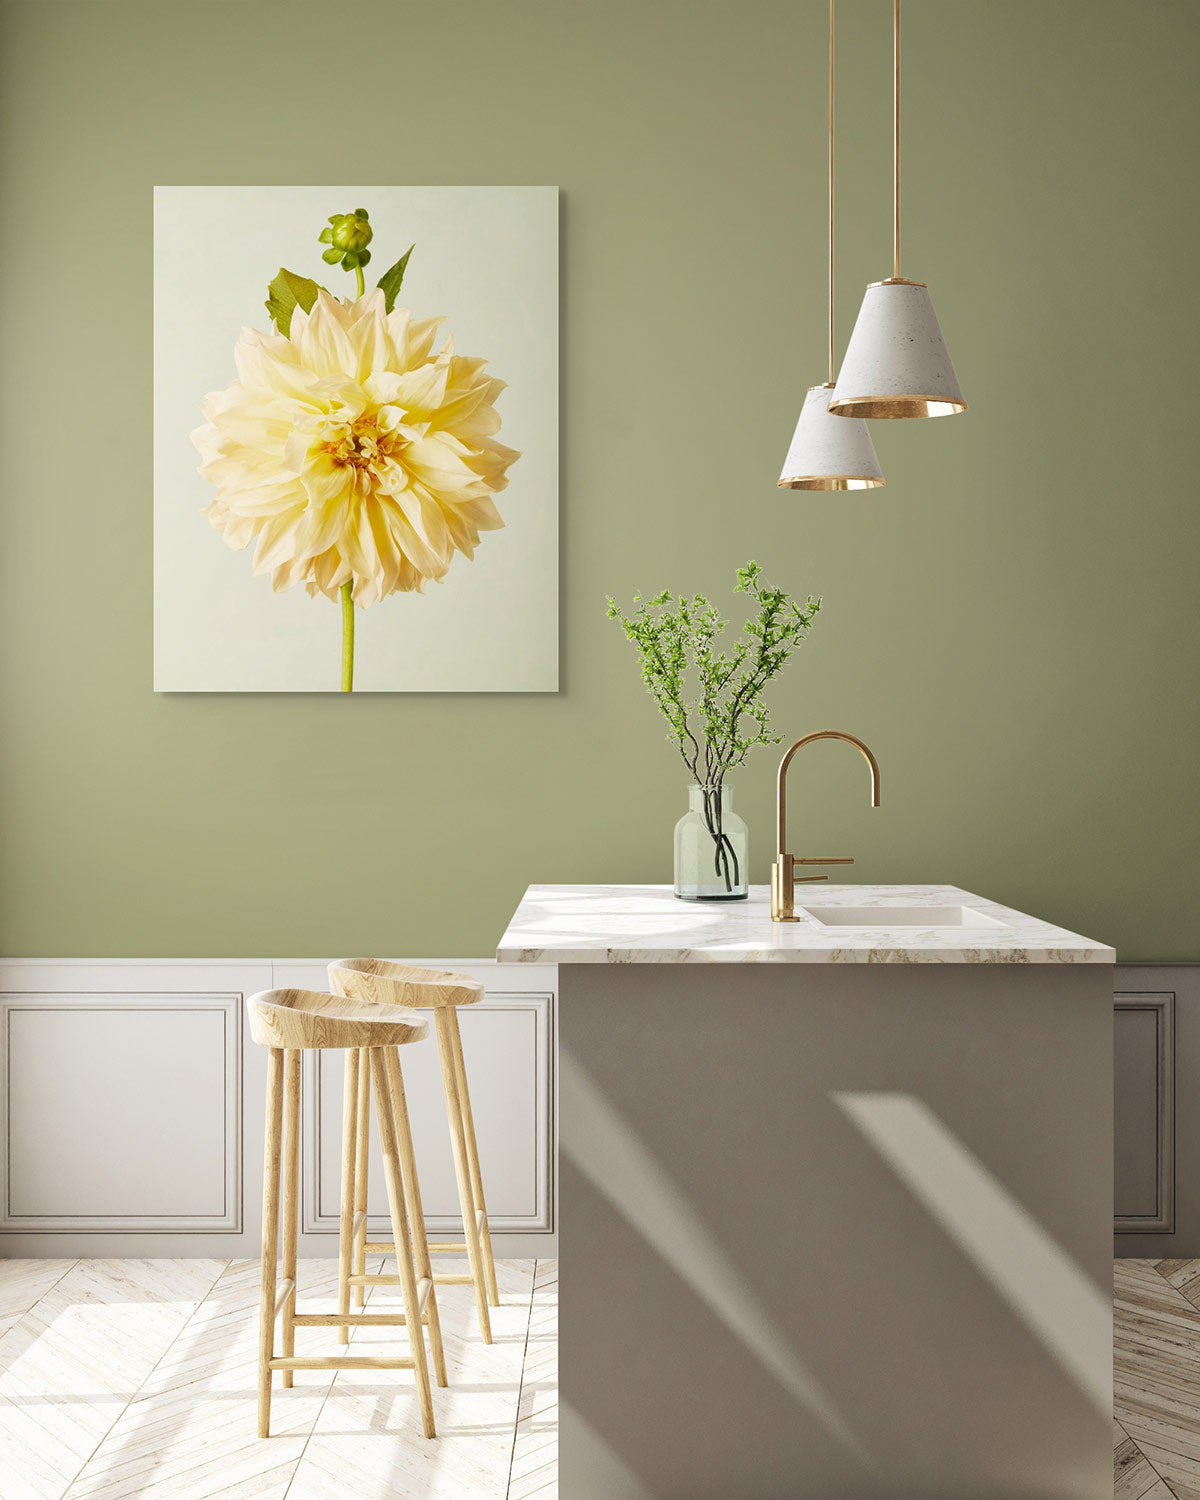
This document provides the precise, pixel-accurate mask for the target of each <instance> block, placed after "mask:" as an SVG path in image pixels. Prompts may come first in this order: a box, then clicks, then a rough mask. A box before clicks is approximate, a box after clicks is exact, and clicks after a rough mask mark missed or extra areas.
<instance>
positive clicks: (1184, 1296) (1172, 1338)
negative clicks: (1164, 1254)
mask: <svg viewBox="0 0 1200 1500" xmlns="http://www.w3.org/2000/svg"><path fill="white" fill-rule="evenodd" d="M1113 1272H1114V1276H1113V1291H1114V1309H1115V1326H1114V1330H1113V1331H1114V1335H1115V1357H1114V1361H1113V1364H1114V1369H1113V1380H1114V1395H1115V1400H1114V1408H1115V1417H1116V1421H1115V1423H1114V1428H1113V1493H1114V1497H1115V1500H1172V1496H1174V1500H1200V1260H1119V1261H1117V1263H1116V1265H1115V1266H1114V1268H1113Z"/></svg>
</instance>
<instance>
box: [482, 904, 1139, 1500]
mask: <svg viewBox="0 0 1200 1500" xmlns="http://www.w3.org/2000/svg"><path fill="white" fill-rule="evenodd" d="M797 912H798V914H799V915H800V921H799V922H797V923H794V924H778V923H772V922H771V921H770V916H769V910H768V905H767V895H766V892H765V890H764V889H762V888H760V887H754V888H752V890H751V895H750V899H749V900H748V901H746V902H744V903H739V904H738V905H737V906H736V907H735V906H733V905H722V906H720V907H716V908H713V907H706V906H697V905H687V904H684V903H681V902H678V901H676V900H675V899H674V898H673V896H672V894H671V892H670V890H669V888H666V887H652V886H643V887H631V886H613V887H563V886H535V887H531V888H530V889H529V891H528V892H527V894H526V896H525V898H524V900H523V901H522V903H521V906H520V908H519V910H518V911H517V913H516V915H515V917H514V918H513V922H512V925H511V926H510V928H509V931H508V932H507V933H506V935H505V937H504V939H503V940H502V942H501V945H500V948H499V950H498V957H499V958H500V959H501V961H504V962H516V963H519V962H522V961H525V962H534V961H536V962H539V963H541V962H547V961H550V962H557V963H558V964H559V965H560V970H559V997H560V999H559V1005H560V1010H559V1083H560V1152H561V1165H560V1195H559V1213H558V1219H559V1230H560V1246H561V1251H560V1254H561V1259H562V1305H561V1332H560V1372H561V1395H562V1413H561V1416H562V1436H561V1447H560V1481H561V1493H562V1494H563V1496H564V1500H644V1497H655V1500H810V1497H811V1500H884V1497H886V1500H1102V1497H1107V1496H1108V1495H1111V1493H1112V1490H1111V1485H1112V1478H1111V1472H1112V1471H1111V1456H1110V1455H1111V1441H1112V1439H1111V1378H1112V1375H1111V1372H1112V1321H1111V1297H1110V1291H1109V1287H1110V1275H1111V1258H1112V971H1111V965H1112V963H1113V959H1114V954H1113V951H1112V949H1111V948H1107V947H1105V946H1103V945H1102V944H1100V943H1093V942H1091V941H1089V940H1088V939H1086V938H1082V937H1079V936H1078V935H1076V934H1073V933H1068V932H1065V931H1063V930H1062V929H1061V928H1056V927H1053V926H1051V925H1050V924H1048V923H1044V922H1040V921H1038V920H1037V919H1035V918H1032V917H1028V916H1025V915H1023V914H1021V913H1018V912H1012V911H1009V910H1007V909H1006V908H1004V907H1001V906H998V905H996V904H995V903H992V902H989V901H985V900H983V899H981V898H979V897H976V896H973V895H971V894H969V893H967V892H963V891H959V890H956V889H954V888H953V887H935V886H915V887H914V886H909V887H877V886H876V887H872V886H848V885H842V886H839V885H826V886H823V887H818V888H816V889H812V888H810V889H809V890H808V891H805V892H804V893H802V894H801V895H799V896H798V898H797Z"/></svg>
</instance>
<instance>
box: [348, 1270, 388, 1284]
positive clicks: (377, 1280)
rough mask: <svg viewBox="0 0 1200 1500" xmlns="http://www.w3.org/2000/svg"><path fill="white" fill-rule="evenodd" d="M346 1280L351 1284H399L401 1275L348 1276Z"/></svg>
mask: <svg viewBox="0 0 1200 1500" xmlns="http://www.w3.org/2000/svg"><path fill="white" fill-rule="evenodd" d="M346 1280H347V1281H348V1282H349V1284H350V1285H351V1286H399V1285H400V1278H399V1276H372V1275H370V1274H369V1273H368V1274H367V1275H365V1276H347V1277H346Z"/></svg>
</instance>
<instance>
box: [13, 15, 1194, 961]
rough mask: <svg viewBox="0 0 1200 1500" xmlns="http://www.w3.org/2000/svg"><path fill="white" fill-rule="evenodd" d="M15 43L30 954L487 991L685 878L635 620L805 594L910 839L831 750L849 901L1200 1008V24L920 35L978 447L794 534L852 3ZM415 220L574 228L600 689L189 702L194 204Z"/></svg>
mask: <svg viewBox="0 0 1200 1500" xmlns="http://www.w3.org/2000/svg"><path fill="white" fill-rule="evenodd" d="M889 16H890V7H889V6H888V5H887V4H886V0H870V3H868V0H843V4H842V6H841V8H840V31H839V38H840V53H839V61H840V69H839V81H840V89H841V93H840V98H839V104H840V120H841V124H842V135H841V146H840V167H841V192H840V198H839V207H840V213H841V220H840V228H841V263H840V292H839V297H838V313H839V319H840V327H841V333H842V338H843V340H844V338H845V336H846V335H847V334H848V332H849V327H850V323H851V320H852V318H853V316H854V313H855V310H856V308H857V304H858V299H859V297H860V294H861V290H862V287H863V285H864V284H865V283H866V282H867V281H868V280H873V279H877V278H878V277H879V276H881V275H886V274H888V272H889V270H890V244H889V229H890V217H889V204H888V196H887V195H888V191H889V182H890V150H889V134H888V132H889V119H890V68H889V47H890V26H889ZM0 24H2V26H3V33H4V36H3V61H2V65H0V66H2V76H0V85H2V87H0V152H2V159H0V165H2V171H0V192H2V193H3V208H4V225H5V233H4V237H3V239H4V257H5V264H4V276H3V281H2V283H0V286H2V293H0V295H2V298H3V326H4V330H5V346H6V347H5V359H4V362H3V380H4V389H3V395H4V422H5V424H6V429H7V430H6V433H5V441H4V450H3V451H4V464H3V471H2V472H3V485H4V530H3V563H2V566H3V572H4V579H3V587H2V588H0V611H2V614H0V628H2V641H0V645H2V651H3V657H2V660H0V669H2V683H3V705H4V708H3V716H4V724H3V730H2V734H3V760H2V762H0V778H2V795H3V847H2V851H0V911H2V919H0V920H2V923H3V926H2V929H0V945H2V947H3V949H4V951H5V952H7V953H10V954H29V955H33V954H47V955H66V954H88V955H92V954H95V955H105V954H129V955H137V954H146V955H160V954H196V955H223V954H286V953H292V954H325V953H333V952H345V951H349V950H354V951H374V952H387V953H398V954H409V955H413V956H416V955H438V954H441V955H460V956H467V955H481V954H485V953H487V952H488V951H490V949H491V948H492V946H493V944H494V942H495V940H496V937H497V936H498V934H499V933H500V931H501V930H502V928H503V926H504V924H505V921H506V919H507V917H508V915H509V913H510V911H511V909H512V907H513V906H514V904H515V902H516V901H517V899H518V897H519V896H520V893H521V891H522V889H523V888H524V886H525V885H526V883H527V882H530V881H547V882H575V881H662V880H667V879H669V878H670V868H671V855H670V836H671V827H672V824H673V822H674V820H675V818H676V817H677V815H678V814H679V812H680V811H681V810H682V808H683V805H684V791H683V776H682V770H681V767H680V766H679V765H678V764H677V763H676V762H675V761H674V760H673V758H672V756H673V752H672V750H671V747H670V746H669V745H668V744H667V743H666V742H665V740H664V739H663V734H662V731H661V730H660V727H659V723H658V722H657V721H656V719H655V717H654V714H653V712H652V710H651V708H650V706H649V703H648V700H646V699H644V697H643V694H642V689H641V686H640V683H639V680H638V675H637V671H636V667H635V663H634V661H633V659H632V657H631V654H630V651H629V648H628V646H627V645H626V644H625V642H624V640H623V639H622V638H621V636H620V634H619V632H618V631H617V629H616V627H615V626H614V625H613V624H612V623H611V622H609V621H607V620H606V619H605V615H604V596H605V594H606V593H607V592H609V591H612V592H615V593H616V594H618V595H620V596H625V597H627V596H628V595H630V594H631V593H632V592H633V591H634V589H635V588H638V587H641V588H643V589H653V588H658V587H660V586H662V585H664V584H670V585H672V586H675V587H683V588H687V589H693V588H701V589H705V590H709V591H711V592H713V593H714V594H715V595H716V596H717V597H719V598H721V599H722V600H723V601H726V602H728V603H731V604H732V603H733V602H734V601H732V600H729V598H728V586H729V585H730V584H731V583H732V578H733V572H734V569H735V567H736V566H737V564H739V563H741V562H743V561H744V560H745V559H746V558H748V557H756V558H758V559H759V560H760V561H761V562H763V563H764V564H765V565H766V566H767V568H768V571H769V576H770V577H771V578H772V579H773V580H774V581H777V582H779V583H781V584H784V585H787V586H788V587H791V588H793V589H795V590H800V591H804V592H807V591H808V590H809V589H811V590H812V591H813V592H814V593H816V592H819V593H821V594H823V595H824V597H825V600H826V609H825V611H824V612H823V613H822V615H821V617H820V620H819V622H818V626H817V628H816V629H815V630H814V633H813V635H812V638H811V641H810V643H809V645H808V646H807V647H806V648H805V649H804V651H803V652H802V653H801V655H800V657H799V658H798V659H797V660H796V661H795V662H794V663H793V664H792V667H791V668H790V669H789V672H788V675H787V676H786V678H785V679H784V680H783V681H782V682H781V683H780V684H779V685H778V687H777V689H776V691H775V694H774V699H773V702H774V707H775V710H776V713H777V724H778V729H779V731H780V732H781V733H785V734H787V735H789V736H792V735H798V734H800V733H802V732H804V731H806V730H809V729H814V728H821V727H825V726H837V727H841V728H845V729H848V730H852V731H854V732H856V733H858V734H860V735H862V736H863V737H864V738H865V739H866V740H867V741H868V742H869V743H870V744H871V745H872V746H873V747H874V748H875V750H876V751H877V753H878V755H879V759H880V761H881V763H882V767H883V806H882V807H881V808H880V810H879V811H878V812H872V811H871V810H870V809H869V808H868V807H867V784H866V777H865V775H864V774H863V767H862V764H861V761H859V760H858V759H857V757H856V756H854V755H853V754H852V753H851V752H849V751H848V750H846V748H845V747H844V746H838V745H834V744H821V745H818V746H816V747H814V748H813V749H811V750H808V751H806V752H805V753H804V757H803V759H801V760H799V761H797V763H796V767H795V771H794V780H793V798H792V800H793V806H794V808H795V814H794V817H795V822H794V829H795V840H794V842H795V845H796V846H797V847H798V848H799V849H800V850H801V851H807V852H812V853H822V852H824V853H833V854H843V853H853V854H855V855H856V856H857V858H858V863H857V865H856V867H855V870H854V872H853V874H854V875H855V876H856V877H857V878H858V879H861V880H864V881H899V882H910V881H912V882H922V881H949V882H953V883H956V884H959V885H962V886H965V887H968V888H970V889H972V890H975V891H978V892H981V893H983V894H985V895H987V896H990V897H994V898H996V899H998V900H1000V901H1003V902H1008V903H1011V904H1012V905H1015V906H1018V907H1022V908H1025V909H1027V910H1029V911H1033V912H1036V913H1038V914H1039V915H1042V916H1045V917H1048V918H1051V919H1053V920H1055V921H1058V922H1062V923H1065V924H1066V925H1068V926H1070V927H1074V928H1078V929H1081V930H1082V931H1084V932H1086V933H1088V934H1089V935H1091V936H1094V937H1098V938H1103V939H1107V940H1108V941H1110V942H1113V943H1115V944H1116V945H1117V947H1118V949H1119V951H1120V954H1121V956H1122V957H1123V958H1125V959H1128V960H1133V959H1200V935H1198V931H1197V927H1198V916H1197V912H1198V907H1200V902H1198V897H1197V887H1198V884H1200V881H1198V879H1197V874H1196V861H1197V849H1198V848H1200V827H1198V822H1197V803H1198V800H1200V799H1198V796H1197V779H1196V764H1197V741H1198V737H1200V710H1198V703H1200V694H1198V692H1197V686H1198V684H1197V675H1198V674H1197V659H1198V655H1200V647H1198V636H1200V627H1198V626H1197V610H1196V595H1197V590H1196V576H1197V563H1196V559H1197V555H1198V551H1200V506H1198V505H1197V496H1196V491H1197V484H1196V474H1197V457H1196V451H1195V450H1196V443H1195V439H1194V437H1193V436H1192V433H1191V431H1190V430H1189V429H1193V428H1194V427H1195V421H1194V414H1193V409H1194V406H1195V403H1196V400H1197V386H1198V371H1197V360H1196V338H1195V321H1196V320H1195V303H1196V291H1195V288H1196V274H1195V264H1194V262H1195V253H1196V247H1197V244H1200V234H1198V230H1200V223H1198V222H1197V221H1198V212H1197V206H1196V194H1195V191H1194V184H1195V173H1196V168H1197V165H1198V161H1197V149H1196V147H1197V139H1196V122H1195V115H1194V110H1193V97H1194V83H1195V77H1196V73H1197V65H1198V63H1200V58H1198V57H1197V52H1198V50H1200V49H1198V46H1197V43H1198V41H1200V8H1197V6H1196V5H1195V4H1194V0H1182V3H1156V4H1154V5H1152V6H1151V5H1143V4H1136V3H1134V0H1125V3H1113V0H1103V3H1093V0H1070V3H1062V0H1056V3H1050V4H1048V3H1046V0H1006V3H1004V4H992V3H987V4H985V3H982V0H966V3H964V0H910V3H909V4H908V5H907V6H906V9H905V49H906V51H905V60H906V73H905V78H906V88H907V92H906V132H907V133H906V136H905V169H906V175H905V186H906V197H905V212H906V217H905V253H904V257H903V266H902V269H903V270H904V271H905V272H906V273H907V274H909V275H912V276H918V277H921V278H924V279H927V280H928V281H929V282H930V284H931V288H932V291H933V295H934V299H935V303H936V306H937V308H938V311H939V314H940V317H941V320H942V326H943V329H944V331H945V333H946V336H947V341H948V343H949V345H950V347H951V349H952V351H953V354H954V358H955V362H956V364H957V367H958V373H959V376H960V379H961V381H962V385H963V388H964V390H965V392H966V394H967V399H968V401H969V402H970V405H971V409H970V411H969V412H968V413H967V415H965V416H962V417H956V418H952V419H949V420H942V421H938V422H929V423H922V422H912V423H891V424H887V423H885V424H881V425H880V426H877V428H876V430H875V431H876V442H877V446H878V450H879V454H880V457H881V459H882V462H883V465H884V468H885V470H886V472H887V476H888V486H887V488H886V489H885V490H883V491H881V492H876V493H875V494H871V495H866V496H858V497H854V496H836V495H811V496H806V495H802V494H794V495H784V494H782V493H780V492H779V491H777V490H776V488H775V479H776V476H777V474H778V470H779V466H780V463H781V461H782V458H783V454H784V450H785V448H786V446H787V441H788V437H789V435H790V432H791V427H792V424H793V422H794V421H795V417H796V413H797V411H798V409H799V406H800V402H801V399H802V396H803V392H804V388H805V387H806V386H807V385H809V384H810V383H814V382H816V381H819V380H820V379H822V378H823V365H824V334H823V326H822V320H823V313H824V291H823V276H824V266H823V254H824V241H823V233H824V230H823V222H822V220H823V213H824V196H823V195H824V181H823V173H824V156H823V152H824V141H823V130H824V110H825V95H824V75H823V67H824V62H823V47H824V24H825V18H824V7H823V5H822V4H821V3H820V0H744V3H741V4H730V3H721V4H716V3H694V0H693V3H687V0H657V3H656V0H597V3H594V4H591V5H586V6H585V5H581V4H574V3H567V4H563V3H561V0H559V3H532V0H516V3H505V4H496V3H495V0H458V3H455V4H443V5H436V4H435V5H429V4H419V5H418V4H412V3H407V0H387V3H380V0H360V3H358V4H356V5H353V6H337V5H334V4H332V3H329V4H321V5H316V4H309V3H296V4H287V3H284V0H236V3H225V0H193V3H188V4H176V3H173V0H145V3H143V0H84V3H58V0H35V3H11V0H10V3H6V4H4V5H3V6H2V9H0ZM373 179H374V180H377V181H380V182H397V183H405V182H417V183H421V182H425V183H476V182H477V183H557V184H559V185H560V186H561V188H562V227H563V347H562V390H563V410H564V418H563V439H564V459H563V469H562V516H563V523H564V541H563V549H562V584H563V599H564V604H563V612H562V663H563V682H564V687H563V691H562V692H561V693H560V694H559V695H557V696H540V697H482V696H481V697H469V696H462V697H437V696H427V697H403V696H396V697H363V698H352V699H346V698H341V697H338V696H335V695H330V696H313V697H300V696H297V697H250V696H247V697H236V696H163V697H156V696H155V695H154V694H153V693H152V692H151V687H150V681H151V678H150V653H151V609H152V600H151V577H150V564H151V529H150V475H151V449H150V404H151V379H152V374H151V364H150V336H151V326H150V293H151V287H150V279H151V240H150V213H151V192H150V190H151V186H152V184H154V183H288V182H296V183H303V182H331V183H337V182H339V181H347V180H348V181H358V182H361V181H368V182H369V181H371V180H373ZM339 207H344V205H339V204H338V203H336V202H331V204H330V212H332V211H333V210H334V209H336V208H339ZM229 232H230V233H231V234H236V233H237V225H236V224H231V225H230V226H229ZM314 232H315V226H314ZM262 269H263V273H264V277H265V276H266V275H267V274H268V273H269V272H271V271H273V270H274V269H275V268H274V267H273V266H263V268H262ZM233 332H234V330H232V329H231V330H230V336H231V340H232V337H233ZM520 504H521V490H520V480H519V477H517V478H516V479H515V482H514V484H513V486H512V488H511V489H510V491H509V493H508V496H507V497H506V509H507V510H508V512H509V513H510V514H514V515H515V514H517V513H519V508H520ZM485 545H486V543H485ZM772 772H773V756H772V755H768V754H766V753H762V752H760V754H759V758H758V759H757V760H756V761H754V762H753V763H752V764H751V766H750V767H748V768H747V769H746V770H745V771H743V772H742V773H741V774H740V776H739V778H738V782H737V800H738V806H739V807H740V809H741V810H742V811H743V812H744V813H745V814H746V816H747V817H748V819H749V820H750V823H751V829H752V835H753V837H754V841H755V842H754V854H753V866H754V868H753V874H754V877H755V878H756V879H758V880H762V879H765V877H766V871H767V860H768V846H769V842H770V837H771V824H770V799H771V780H772Z"/></svg>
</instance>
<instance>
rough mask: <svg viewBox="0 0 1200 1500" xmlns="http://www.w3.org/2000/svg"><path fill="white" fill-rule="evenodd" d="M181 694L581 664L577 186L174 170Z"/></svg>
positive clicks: (173, 406)
mask: <svg viewBox="0 0 1200 1500" xmlns="http://www.w3.org/2000/svg"><path fill="white" fill-rule="evenodd" d="M154 393H155V409H154V436H155V456H154V686H155V690H156V691H158V692H251V693H260V692H376V693H387V692H459V693H461V692H498V693H503V692H510V693H515V692H522V693H528V692H554V691H556V690H557V687H558V191H557V189H556V188H545V187H531V188H524V187H513V188H505V187H479V188H476V187H159V188H156V189H155V201H154Z"/></svg>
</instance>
